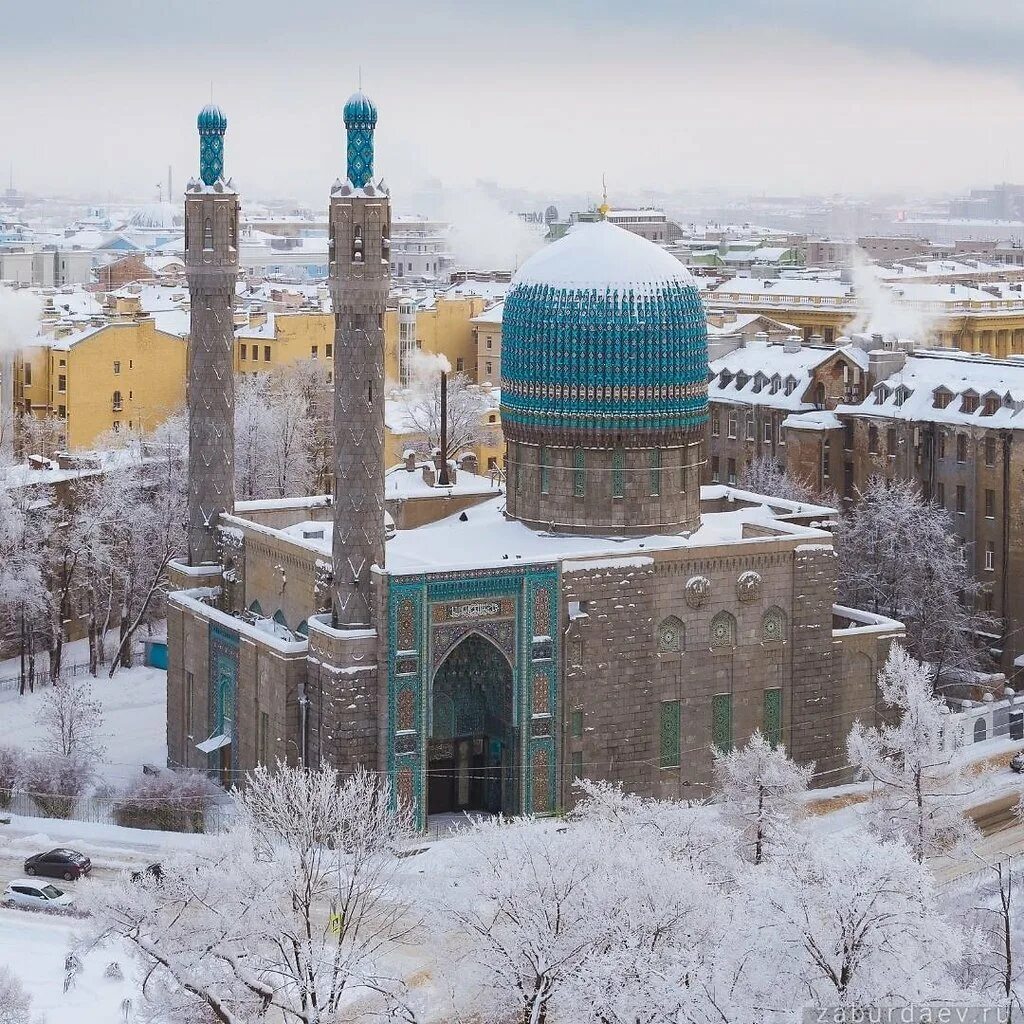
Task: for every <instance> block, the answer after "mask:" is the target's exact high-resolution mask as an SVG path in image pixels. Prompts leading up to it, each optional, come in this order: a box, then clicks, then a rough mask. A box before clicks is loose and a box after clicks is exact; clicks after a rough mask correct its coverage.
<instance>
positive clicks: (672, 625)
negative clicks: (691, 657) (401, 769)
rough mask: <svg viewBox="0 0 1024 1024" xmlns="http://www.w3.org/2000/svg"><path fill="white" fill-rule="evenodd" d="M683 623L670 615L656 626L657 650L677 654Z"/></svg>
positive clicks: (681, 640) (680, 642) (681, 637)
mask: <svg viewBox="0 0 1024 1024" xmlns="http://www.w3.org/2000/svg"><path fill="white" fill-rule="evenodd" d="M682 642H683V624H682V622H680V621H679V619H677V618H676V617H675V616H674V615H670V616H669V617H668V618H667V619H665V620H664V621H663V622H662V623H661V625H660V626H659V627H658V650H659V651H660V652H661V653H662V654H678V653H679V651H680V650H682Z"/></svg>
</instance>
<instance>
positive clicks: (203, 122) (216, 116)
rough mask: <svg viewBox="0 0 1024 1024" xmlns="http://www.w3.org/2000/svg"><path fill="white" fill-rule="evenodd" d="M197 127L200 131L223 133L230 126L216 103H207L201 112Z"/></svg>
mask: <svg viewBox="0 0 1024 1024" xmlns="http://www.w3.org/2000/svg"><path fill="white" fill-rule="evenodd" d="M196 125H197V127H198V128H199V130H200V131H212V132H223V131H224V130H225V129H226V128H227V126H228V119H227V117H226V116H225V114H224V111H223V110H221V109H220V107H218V106H217V105H216V104H215V103H207V104H206V106H205V107H203V109H202V110H200V111H199V117H198V118H196Z"/></svg>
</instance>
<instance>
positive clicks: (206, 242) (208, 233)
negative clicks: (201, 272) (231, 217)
mask: <svg viewBox="0 0 1024 1024" xmlns="http://www.w3.org/2000/svg"><path fill="white" fill-rule="evenodd" d="M203 248H204V249H212V248H213V221H212V220H210V218H209V217H207V218H206V220H204V221H203Z"/></svg>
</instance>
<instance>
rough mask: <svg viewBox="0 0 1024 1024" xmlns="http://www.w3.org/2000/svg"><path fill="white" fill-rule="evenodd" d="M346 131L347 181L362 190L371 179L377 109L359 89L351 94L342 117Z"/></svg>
mask: <svg viewBox="0 0 1024 1024" xmlns="http://www.w3.org/2000/svg"><path fill="white" fill-rule="evenodd" d="M342 116H343V117H344V119H345V128H346V129H347V130H348V180H349V181H351V182H352V184H353V185H354V186H355V187H356V188H362V187H363V186H364V185H365V184H366V183H367V182H368V181H369V180H370V179H371V178H372V177H373V130H374V128H376V127H377V108H376V106H374V103H373V101H372V100H371V99H370V98H369V96H367V95H366V94H365V93H364V92H363V91H362V90H361V89H360V90H359V91H358V92H354V93H352V95H351V96H349V98H348V102H347V103H346V104H345V110H344V113H343V115H342Z"/></svg>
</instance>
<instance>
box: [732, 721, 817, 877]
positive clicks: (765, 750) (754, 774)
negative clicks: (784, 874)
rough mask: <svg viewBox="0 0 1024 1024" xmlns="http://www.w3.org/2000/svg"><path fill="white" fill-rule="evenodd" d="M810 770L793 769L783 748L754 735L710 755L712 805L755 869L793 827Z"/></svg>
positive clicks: (803, 766)
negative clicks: (716, 806)
mask: <svg viewBox="0 0 1024 1024" xmlns="http://www.w3.org/2000/svg"><path fill="white" fill-rule="evenodd" d="M813 771H814V765H813V764H809V765H798V764H797V763H796V762H795V761H792V760H790V758H788V757H787V756H786V748H785V747H783V746H781V745H780V746H777V747H773V746H772V745H771V744H770V743H769V742H768V740H767V739H766V738H765V737H764V736H763V735H762V733H761V730H760V729H758V730H755V732H754V734H753V736H751V737H750V741H749V742H748V743H747V745H746V746H745V747H736V748H735V749H733V750H731V751H728V752H722V751H717V750H716V751H715V767H714V772H715V788H716V790H717V793H716V801H717V802H718V803H719V804H720V805H721V814H722V818H723V820H725V821H726V822H728V823H729V824H730V825H731V826H732V827H733V828H734V829H735V830H736V834H737V836H738V839H739V844H740V849H741V851H742V852H743V855H744V856H745V857H746V858H748V859H750V860H753V862H754V863H755V864H760V863H761V861H762V859H763V858H764V854H765V850H766V848H767V847H768V846H769V845H770V844H771V843H773V842H775V841H776V840H777V839H778V838H779V837H780V836H781V835H785V834H786V832H788V831H789V829H790V828H792V826H793V822H794V819H795V818H796V816H797V815H798V813H799V811H800V808H801V802H802V797H803V794H804V793H805V792H806V791H807V787H808V785H809V784H810V781H811V777H812V773H813Z"/></svg>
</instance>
